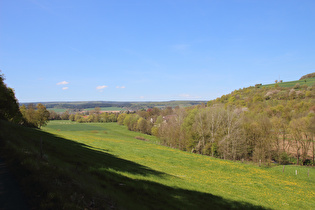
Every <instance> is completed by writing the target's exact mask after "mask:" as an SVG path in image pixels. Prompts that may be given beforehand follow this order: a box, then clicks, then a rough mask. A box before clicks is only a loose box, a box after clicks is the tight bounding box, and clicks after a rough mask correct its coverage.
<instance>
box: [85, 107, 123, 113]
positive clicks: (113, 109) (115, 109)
mask: <svg viewBox="0 0 315 210" xmlns="http://www.w3.org/2000/svg"><path fill="white" fill-rule="evenodd" d="M94 109H95V108H87V109H84V110H83V111H91V110H94ZM100 110H101V112H117V111H125V109H124V108H120V107H101V108H100Z"/></svg>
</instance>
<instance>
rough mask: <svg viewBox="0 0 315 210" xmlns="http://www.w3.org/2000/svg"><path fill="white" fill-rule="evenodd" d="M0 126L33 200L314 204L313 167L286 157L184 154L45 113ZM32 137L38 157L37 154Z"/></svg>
mask: <svg viewBox="0 0 315 210" xmlns="http://www.w3.org/2000/svg"><path fill="white" fill-rule="evenodd" d="M1 126H2V127H3V128H4V130H3V131H1V136H0V138H2V139H3V138H7V139H10V141H8V142H10V143H7V146H6V148H7V150H9V151H7V152H9V154H11V155H12V154H15V153H16V152H18V153H17V155H15V157H14V160H16V159H19V160H20V161H21V166H23V167H26V168H28V173H29V174H32V173H34V174H36V173H38V174H39V175H38V177H37V176H36V175H32V176H36V178H37V179H35V177H32V176H31V175H29V176H26V178H25V177H24V178H23V179H22V182H24V183H26V185H28V184H29V185H30V183H29V182H27V180H28V181H30V180H36V182H37V183H36V184H35V185H34V184H32V185H31V187H30V186H29V188H30V189H31V190H30V191H32V192H33V191H35V192H36V190H37V191H43V192H46V191H47V193H46V194H45V193H43V192H42V193H43V195H42V199H43V200H44V202H42V203H41V205H42V206H41V208H50V207H52V206H53V205H54V204H55V203H56V202H58V203H60V204H59V205H60V206H57V207H60V208H61V207H62V208H66V207H71V208H72V207H78V206H81V207H82V205H87V206H88V205H90V202H93V203H94V204H93V205H95V208H111V207H113V206H114V207H116V208H118V209H119V208H124V209H232V208H236V209H244V208H250V209H259V208H273V209H315V169H314V168H308V167H300V166H293V165H291V166H286V167H285V171H284V173H283V172H282V170H283V166H275V167H270V168H268V167H257V166H256V165H253V164H249V163H248V164H245V163H244V164H242V163H238V162H232V161H225V160H220V159H215V158H211V157H207V156H201V155H197V154H191V153H188V152H183V151H179V150H175V149H171V148H167V147H163V146H160V145H157V144H156V143H157V142H158V140H157V139H156V138H155V137H153V136H147V135H144V134H140V133H135V132H130V131H128V130H127V129H126V128H125V127H123V126H119V125H117V124H115V123H104V124H101V123H89V124H77V123H73V122H70V121H52V122H50V123H49V124H48V126H47V127H45V128H43V130H44V131H45V132H42V131H39V130H36V129H27V128H20V127H17V126H16V127H12V125H8V124H4V123H2V124H1ZM17 129H20V132H12V131H13V130H17ZM10 131H11V132H10ZM137 136H141V137H144V138H145V139H147V141H141V140H138V139H136V138H135V137H137ZM40 139H43V144H42V148H43V153H44V155H43V156H44V158H42V159H43V160H42V159H41V160H39V159H38V156H39V154H40V153H41V152H40V151H41V150H40V145H41V144H40ZM14 145H15V146H14ZM296 170H297V171H298V175H295V171H296ZM308 173H309V176H308ZM32 178H33V179H32ZM25 179H26V181H25ZM34 186H38V187H35V189H34ZM39 186H41V188H39ZM37 188H39V189H37ZM42 188H43V189H42ZM34 202H35V201H34ZM54 207H56V206H54Z"/></svg>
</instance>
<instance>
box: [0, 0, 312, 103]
mask: <svg viewBox="0 0 315 210" xmlns="http://www.w3.org/2000/svg"><path fill="white" fill-rule="evenodd" d="M0 69H1V70H2V73H3V74H4V75H5V77H6V80H5V82H6V84H7V85H8V86H9V87H11V88H13V89H14V90H15V92H16V97H17V99H18V100H19V101H20V102H39V101H40V102H48V101H91V100H93V101H96V100H102V101H168V100H211V99H215V98H217V97H219V96H221V95H223V94H228V93H230V92H231V91H233V90H235V89H239V88H243V87H248V86H251V85H255V84H257V83H263V84H269V83H273V82H274V81H275V80H276V79H278V80H279V79H282V80H283V81H290V80H297V79H299V78H300V77H301V76H303V75H305V74H308V73H312V72H315V1H314V0H1V1H0Z"/></svg>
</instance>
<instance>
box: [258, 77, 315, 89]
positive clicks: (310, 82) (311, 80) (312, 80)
mask: <svg viewBox="0 0 315 210" xmlns="http://www.w3.org/2000/svg"><path fill="white" fill-rule="evenodd" d="M298 83H299V84H300V85H307V86H313V85H314V84H315V77H313V78H307V79H305V80H295V81H290V82H282V83H277V84H278V85H279V87H294V86H295V85H296V84H298ZM274 86H275V83H274V84H267V85H262V87H274Z"/></svg>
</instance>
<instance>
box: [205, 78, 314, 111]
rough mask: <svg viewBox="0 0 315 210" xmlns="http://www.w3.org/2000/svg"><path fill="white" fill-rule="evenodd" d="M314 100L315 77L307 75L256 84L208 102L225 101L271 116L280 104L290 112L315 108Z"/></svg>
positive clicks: (209, 104) (209, 103) (224, 102)
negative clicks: (301, 78)
mask: <svg viewBox="0 0 315 210" xmlns="http://www.w3.org/2000/svg"><path fill="white" fill-rule="evenodd" d="M308 75H312V74H308ZM303 77H304V76H303ZM314 100H315V77H311V78H309V76H307V75H305V77H304V79H303V80H295V81H289V82H279V83H274V84H268V85H261V84H256V85H255V86H251V87H247V88H243V89H239V90H234V91H233V92H231V93H229V94H226V95H223V96H221V97H219V98H217V99H215V100H211V101H209V102H208V103H207V104H208V106H211V105H212V104H216V103H223V104H226V105H233V106H237V107H247V108H249V109H252V110H255V112H268V113H270V116H271V115H272V114H271V112H272V111H270V110H273V111H274V110H275V107H277V106H278V105H282V106H283V107H287V110H286V111H288V112H290V111H292V110H295V109H296V108H298V107H303V111H307V110H309V109H315V108H314V107H315V102H314ZM288 102H290V103H288ZM282 111H283V110H282ZM295 111H298V112H302V109H301V108H299V109H297V110H295ZM314 111H315V110H314Z"/></svg>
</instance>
